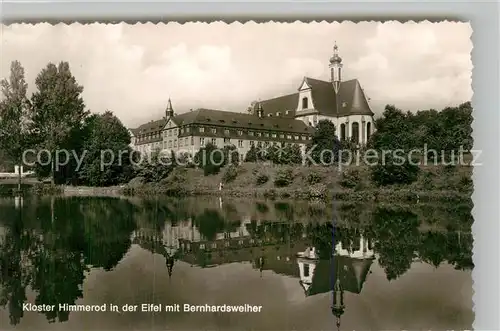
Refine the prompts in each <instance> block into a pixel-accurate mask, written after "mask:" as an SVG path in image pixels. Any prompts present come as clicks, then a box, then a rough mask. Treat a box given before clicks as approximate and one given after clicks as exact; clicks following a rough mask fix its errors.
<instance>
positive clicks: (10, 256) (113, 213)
mask: <svg viewBox="0 0 500 331" xmlns="http://www.w3.org/2000/svg"><path fill="white" fill-rule="evenodd" d="M24 205H25V206H27V207H24V208H22V209H18V210H13V209H14V208H12V207H11V206H2V207H1V209H2V210H1V213H0V214H1V215H2V220H0V221H2V222H3V226H4V227H5V228H6V230H5V232H6V233H5V236H4V238H3V240H2V241H1V247H0V262H1V264H0V266H1V270H0V277H1V278H0V288H1V293H0V304H1V305H2V306H3V307H5V308H8V310H9V315H10V321H11V324H14V325H15V324H17V323H19V322H20V320H21V318H22V317H23V310H22V305H23V303H25V302H26V289H27V288H28V286H29V287H30V289H31V290H32V291H33V292H35V294H36V298H35V304H46V305H55V307H56V308H58V305H59V304H60V303H67V304H70V305H72V304H75V302H76V300H78V299H79V298H82V296H83V292H82V286H83V281H84V279H85V272H86V271H88V270H89V269H90V268H93V267H98V268H101V267H102V268H104V269H106V270H110V269H111V268H113V267H114V266H115V265H116V264H117V263H118V262H119V261H120V260H121V259H122V257H123V255H124V254H125V253H126V251H127V250H128V249H129V247H130V233H131V231H132V230H133V229H134V222H133V215H131V211H132V210H131V208H130V205H129V204H128V203H126V202H124V201H121V200H118V199H103V200H97V199H56V198H50V199H48V200H43V201H42V200H40V201H36V202H35V201H30V203H25V204H24ZM43 314H45V316H46V318H47V320H48V321H49V322H56V321H59V322H64V321H67V320H68V318H69V312H66V311H59V310H58V309H55V310H53V311H45V312H43Z"/></svg>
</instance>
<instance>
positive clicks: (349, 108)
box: [261, 77, 373, 117]
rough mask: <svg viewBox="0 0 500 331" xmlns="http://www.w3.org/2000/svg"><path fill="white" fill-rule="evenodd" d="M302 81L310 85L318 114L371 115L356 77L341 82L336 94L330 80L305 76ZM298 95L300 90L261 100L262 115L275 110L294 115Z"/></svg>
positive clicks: (297, 104)
mask: <svg viewBox="0 0 500 331" xmlns="http://www.w3.org/2000/svg"><path fill="white" fill-rule="evenodd" d="M304 81H305V82H306V83H307V85H309V86H310V87H311V95H312V103H313V104H314V107H315V109H316V110H317V111H318V112H319V114H320V115H325V116H347V115H367V116H373V112H372V110H371V109H370V106H369V104H368V100H367V99H366V96H365V94H364V92H363V89H362V88H361V84H360V83H359V81H358V80H357V79H351V80H348V81H345V82H341V83H340V88H339V94H338V96H337V95H336V94H335V90H334V89H333V84H332V83H331V82H327V81H323V80H319V79H314V78H310V77H305V78H304ZM299 95H300V92H297V93H293V94H288V95H284V96H280V97H277V98H273V99H268V100H263V101H261V104H262V108H263V110H264V115H265V116H268V114H272V115H275V114H276V113H277V112H281V114H282V116H283V117H294V116H295V111H296V109H297V106H299ZM337 98H338V100H337ZM337 101H338V102H337ZM287 110H288V111H289V112H288V114H287V113H286V111H287Z"/></svg>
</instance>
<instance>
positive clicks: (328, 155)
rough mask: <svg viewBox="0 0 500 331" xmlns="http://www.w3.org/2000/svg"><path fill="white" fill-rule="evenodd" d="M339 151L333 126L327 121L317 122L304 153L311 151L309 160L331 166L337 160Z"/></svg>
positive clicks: (338, 142)
mask: <svg viewBox="0 0 500 331" xmlns="http://www.w3.org/2000/svg"><path fill="white" fill-rule="evenodd" d="M311 149H312V151H311ZM339 150H340V140H339V139H338V137H337V136H336V134H335V125H334V124H333V123H332V122H330V121H328V120H321V121H319V122H318V125H317V127H316V130H315V131H314V134H313V136H312V139H311V141H310V143H309V144H308V145H307V147H306V151H308V152H309V151H311V152H310V155H311V158H312V159H313V160H314V161H315V162H316V163H319V164H331V163H332V162H334V161H336V160H337V158H338V155H339V153H338V152H339ZM309 161H310V160H309Z"/></svg>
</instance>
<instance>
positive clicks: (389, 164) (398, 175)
mask: <svg viewBox="0 0 500 331" xmlns="http://www.w3.org/2000/svg"><path fill="white" fill-rule="evenodd" d="M419 172H420V168H419V167H418V166H417V165H414V164H411V163H410V162H408V161H407V160H405V162H403V164H395V163H394V160H393V159H392V157H387V159H386V162H385V164H381V163H379V164H377V165H376V166H374V167H372V173H371V177H372V180H373V181H374V182H375V184H377V185H378V186H387V185H394V184H411V183H413V182H414V181H416V180H417V178H418V174H419Z"/></svg>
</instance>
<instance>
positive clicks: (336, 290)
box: [330, 234, 375, 330]
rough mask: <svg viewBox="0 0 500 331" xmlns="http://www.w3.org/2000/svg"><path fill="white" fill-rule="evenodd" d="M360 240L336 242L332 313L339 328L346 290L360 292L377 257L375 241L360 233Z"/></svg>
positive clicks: (332, 273) (332, 280)
mask: <svg viewBox="0 0 500 331" xmlns="http://www.w3.org/2000/svg"><path fill="white" fill-rule="evenodd" d="M358 237H359V242H354V243H352V242H351V244H350V245H345V243H343V242H341V241H340V242H337V243H335V242H334V243H333V244H334V247H335V248H334V251H333V261H332V264H331V269H330V270H331V282H330V284H331V287H332V307H331V309H332V314H333V315H334V316H335V324H336V326H337V330H340V320H341V316H342V315H343V314H344V312H345V309H346V307H345V301H344V294H345V292H346V291H347V292H350V293H353V294H360V293H361V290H362V289H363V284H364V282H365V281H366V277H367V275H368V273H369V271H370V267H371V265H372V263H373V260H374V259H375V253H374V251H373V243H372V242H371V240H369V239H365V238H364V237H363V235H361V234H360V235H359V236H358Z"/></svg>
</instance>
